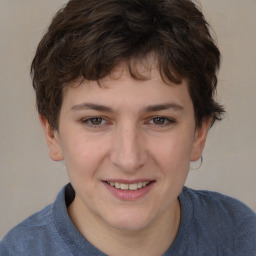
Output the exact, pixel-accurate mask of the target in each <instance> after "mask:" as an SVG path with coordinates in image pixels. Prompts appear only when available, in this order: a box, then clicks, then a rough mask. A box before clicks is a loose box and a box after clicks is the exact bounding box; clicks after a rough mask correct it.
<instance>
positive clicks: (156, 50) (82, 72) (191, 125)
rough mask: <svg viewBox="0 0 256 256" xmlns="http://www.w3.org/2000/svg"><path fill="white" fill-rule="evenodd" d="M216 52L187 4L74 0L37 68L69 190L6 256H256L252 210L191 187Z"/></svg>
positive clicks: (211, 105) (36, 82) (54, 26)
mask: <svg viewBox="0 0 256 256" xmlns="http://www.w3.org/2000/svg"><path fill="white" fill-rule="evenodd" d="M219 66H220V52H219V50H218V48H217V46H216V44H215V42H214V40H213V38H212V36H211V34H210V27H209V25H208V23H207V22H206V20H205V18H204V16H203V14H202V12H201V11H200V9H199V7H198V6H197V5H196V4H195V3H194V1H190V0H97V1H96V0H70V1H69V2H68V3H67V5H66V6H65V7H64V8H63V9H61V10H60V11H59V12H58V13H57V14H56V15H55V17H54V18H53V20H52V23H51V25H50V26H49V29H48V31H47V32H46V34H45V35H44V37H43V39H42V40H41V42H40V43H39V46H38V48H37V51H36V55H35V57H34V59H33V62H32V66H31V74H32V79H33V86H34V89H35V92H36V99H37V108H38V112H39V118H40V122H41V124H42V127H43V129H44V132H45V136H46V140H47V143H48V146H49V152H50V153H49V154H50V157H51V158H52V159H53V160H54V161H65V165H66V169H67V172H68V175H69V179H70V184H67V185H66V186H65V187H64V188H63V189H62V190H61V191H60V193H59V194H58V196H57V199H56V201H55V202H54V203H53V204H51V205H49V206H47V207H46V208H44V209H43V210H41V211H40V212H38V213H35V214H34V215H32V216H31V217H29V218H28V219H26V220H25V221H23V222H21V223H20V224H19V225H18V226H16V227H15V228H14V229H12V230H11V231H10V232H9V233H8V234H7V235H6V236H5V237H4V238H3V239H2V241H1V243H0V255H1V256H7V255H27V256H29V255H33V256H34V255H76V256H79V255H111V256H116V255H135V256H136V255H147V256H157V255H166V256H167V255H175V256H178V255H191V256H195V255H196V256H200V255H207V256H211V255H218V256H221V255H223V256H224V255H225V256H229V255H232V256H233V255H240V256H249V255H250V256H252V255H256V214H255V213H254V212H253V211H252V210H251V209H249V208H248V207H247V206H246V205H244V204H243V203H241V202H239V201H238V200H236V199H233V198H230V197H228V196H225V195H222V194H219V193H217V192H210V191H196V190H193V189H190V188H187V187H185V186H184V184H185V180H186V177H187V175H188V172H189V169H190V163H191V162H194V161H197V160H199V161H200V159H201V160H202V152H203V148H204V144H205V141H206V138H207V133H208V130H209V128H210V127H211V126H212V125H214V122H215V121H218V120H221V119H222V117H223V114H224V112H225V111H224V107H223V106H222V105H220V104H219V103H218V102H217V101H216V100H215V94H216V86H217V75H216V74H217V71H218V69H219Z"/></svg>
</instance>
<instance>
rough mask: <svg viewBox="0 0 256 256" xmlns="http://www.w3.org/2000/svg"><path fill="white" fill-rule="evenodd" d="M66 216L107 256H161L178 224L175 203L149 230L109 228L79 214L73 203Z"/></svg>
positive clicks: (97, 220)
mask: <svg viewBox="0 0 256 256" xmlns="http://www.w3.org/2000/svg"><path fill="white" fill-rule="evenodd" d="M74 201H75V200H74ZM68 212H69V216H70V218H71V220H72V221H73V223H74V225H75V226H76V228H77V229H78V230H79V231H80V233H81V234H82V235H83V236H84V237H85V238H86V239H87V240H88V241H89V242H90V243H91V244H93V245H94V246H95V247H97V248H98V249H99V250H101V251H102V252H104V253H105V254H107V255H111V256H117V255H123V256H130V255H134V256H137V255H138V256H139V255H147V256H156V255H162V254H163V253H164V252H166V251H167V250H168V248H169V247H170V246H171V244H172V243H173V241H174V239H175V237H176V234H177V232H178V229H179V224H180V205H179V201H178V199H177V200H176V201H175V203H174V204H173V205H172V206H171V207H170V208H168V209H166V211H165V212H163V214H162V215H161V216H158V217H157V218H156V219H155V220H154V221H153V222H152V223H151V224H150V225H149V226H147V227H145V228H143V229H141V230H133V231H130V230H120V229H116V228H113V227H110V226H109V225H108V224H107V223H105V222H104V221H102V220H101V219H99V218H95V216H92V215H91V214H89V213H88V212H84V211H83V212H81V210H79V209H77V206H76V204H75V203H74V202H73V203H72V204H71V205H70V207H69V208H68ZM85 216H86V217H85ZM155 245H157V246H155Z"/></svg>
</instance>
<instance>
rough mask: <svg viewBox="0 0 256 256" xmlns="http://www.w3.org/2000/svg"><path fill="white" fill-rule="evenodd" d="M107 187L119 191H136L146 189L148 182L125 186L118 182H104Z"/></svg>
mask: <svg viewBox="0 0 256 256" xmlns="http://www.w3.org/2000/svg"><path fill="white" fill-rule="evenodd" d="M106 183H107V184H108V185H110V186H111V187H115V188H117V189H121V190H137V189H141V188H144V187H146V186H147V185H148V184H149V183H150V182H149V181H147V182H146V181H145V182H137V183H132V184H125V183H120V182H112V181H111V182H108V181H107V182H106Z"/></svg>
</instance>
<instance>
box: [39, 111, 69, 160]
mask: <svg viewBox="0 0 256 256" xmlns="http://www.w3.org/2000/svg"><path fill="white" fill-rule="evenodd" d="M39 120H40V122H41V125H42V127H43V130H44V134H45V138H46V142H47V144H48V148H49V155H50V157H51V159H52V160H54V161H61V160H63V159H64V158H63V154H62V148H61V144H60V140H59V135H58V132H57V131H56V130H54V129H53V128H52V127H51V125H50V124H49V122H48V120H47V119H46V118H45V117H44V116H42V115H39Z"/></svg>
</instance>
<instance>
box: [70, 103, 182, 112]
mask: <svg viewBox="0 0 256 256" xmlns="http://www.w3.org/2000/svg"><path fill="white" fill-rule="evenodd" d="M87 109H92V110H96V111H101V112H114V110H113V109H112V108H111V107H108V106H105V105H100V104H95V103H82V104H78V105H75V106H73V107H72V108H71V110H75V111H78V110H87ZM168 109H172V110H174V111H182V110H183V109H184V108H183V107H182V106H181V105H179V104H177V103H164V104H157V105H151V106H147V107H145V108H143V110H142V112H155V111H161V110H168Z"/></svg>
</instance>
